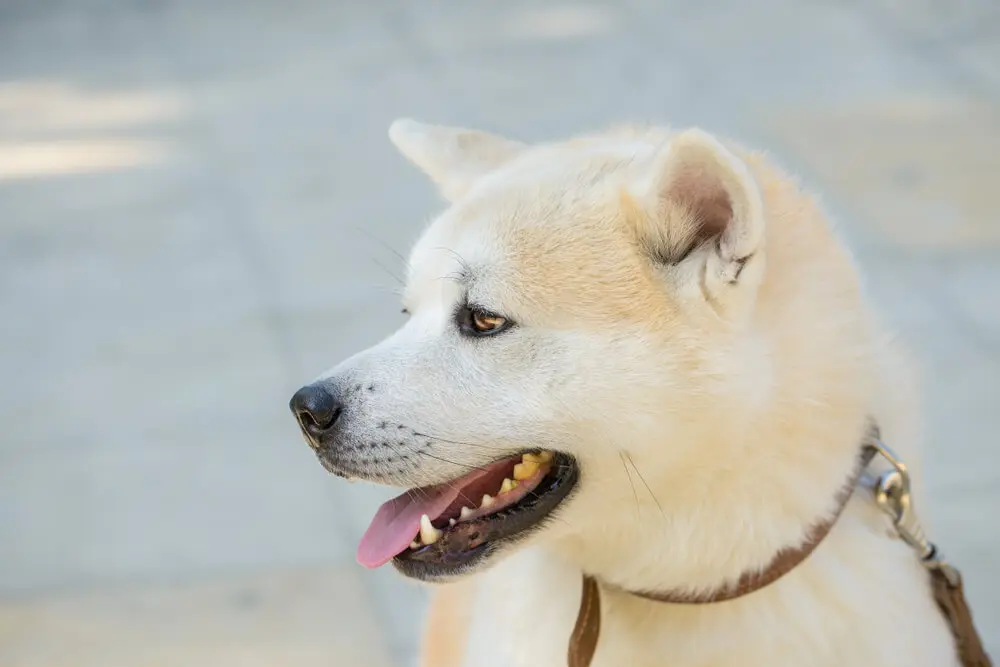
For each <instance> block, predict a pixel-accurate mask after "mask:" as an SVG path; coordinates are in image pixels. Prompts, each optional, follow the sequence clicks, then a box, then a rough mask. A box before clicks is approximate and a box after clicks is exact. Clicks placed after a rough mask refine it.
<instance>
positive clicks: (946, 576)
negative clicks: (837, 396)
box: [567, 425, 992, 667]
mask: <svg viewBox="0 0 1000 667" xmlns="http://www.w3.org/2000/svg"><path fill="white" fill-rule="evenodd" d="M879 437H880V436H879V432H878V428H877V427H875V426H874V425H872V426H870V427H869V432H868V436H867V437H866V439H865V441H864V444H863V445H862V447H861V452H860V454H859V456H858V462H857V463H856V465H855V468H854V470H853V472H852V473H851V476H850V477H849V478H848V480H847V482H846V483H845V484H844V486H843V487H841V489H840V491H838V492H837V496H836V498H837V508H836V510H835V511H834V513H833V515H831V516H830V517H829V518H827V519H824V520H823V521H820V522H819V523H817V524H815V525H813V527H812V528H810V530H809V532H808V534H807V535H806V538H805V540H804V541H803V543H802V544H801V545H800V546H798V547H795V548H786V549H782V550H781V551H779V552H778V553H777V555H775V557H774V558H773V559H772V560H771V562H770V564H768V566H767V567H765V568H764V569H763V570H761V571H753V572H745V573H744V574H743V575H742V576H741V577H740V578H739V580H738V581H737V582H736V585H735V586H732V587H730V588H720V589H718V590H715V591H710V592H708V593H705V594H696V593H684V592H679V591H664V592H654V591H625V592H627V593H630V594H631V595H635V596H638V597H641V598H645V599H647V600H653V601H656V602H666V603H670V604H711V603H715V602H725V601H727V600H734V599H736V598H740V597H743V596H744V595H749V594H750V593H753V592H755V591H759V590H760V589H762V588H764V587H765V586H769V585H770V584H773V583H774V582H775V581H777V580H778V579H780V578H781V577H783V576H785V575H786V574H788V573H789V572H791V571H792V570H794V569H795V568H796V567H797V566H798V565H800V564H801V563H802V562H803V561H804V560H805V559H806V558H808V557H809V555H810V554H811V553H812V552H813V551H814V550H815V549H816V547H817V546H819V544H820V543H821V542H822V541H823V539H824V538H825V537H826V536H827V535H828V534H829V533H830V530H831V529H832V528H833V525H834V524H835V523H836V522H837V519H838V518H839V517H840V515H841V514H842V513H843V511H844V508H845V507H846V506H847V503H848V501H849V500H850V499H851V496H852V495H853V494H854V490H855V489H856V488H857V486H858V484H859V482H860V481H861V478H862V475H863V474H864V472H865V469H866V468H867V467H868V465H869V464H871V462H872V460H873V459H874V458H875V457H876V456H878V455H881V456H882V457H883V458H885V459H886V460H888V461H889V462H890V463H891V464H892V466H893V470H891V471H890V472H887V473H885V474H883V475H882V476H881V477H879V478H878V480H876V484H875V488H874V493H875V500H876V502H877V503H878V504H879V506H880V507H881V508H882V509H883V510H884V511H885V512H886V513H887V514H889V515H890V517H891V518H892V520H893V527H894V528H895V530H896V533H897V535H898V536H899V537H900V538H902V539H903V540H904V541H905V542H906V543H907V544H909V545H910V546H911V547H913V548H914V549H915V550H916V551H917V553H918V556H919V557H920V560H921V562H922V563H923V564H924V566H925V567H926V568H927V569H928V571H929V573H930V579H931V589H932V592H933V594H934V599H935V601H936V602H937V605H938V607H939V608H940V609H941V612H942V614H943V615H944V616H945V619H946V621H947V622H948V626H949V628H950V629H951V632H952V635H953V636H954V638H955V646H956V650H957V652H958V655H959V659H960V662H961V664H962V667H992V662H991V661H990V657H989V655H988V654H987V653H986V650H985V649H984V648H983V644H982V640H981V639H980V637H979V633H978V632H977V631H976V627H975V625H974V623H973V621H972V613H971V611H970V610H969V605H968V602H967V601H966V599H965V593H964V590H963V587H962V577H961V575H960V574H959V572H958V570H957V569H955V568H954V567H952V566H951V565H950V564H948V563H947V562H945V561H944V560H943V559H942V558H941V557H940V555H939V552H938V549H937V547H935V546H934V544H933V543H931V542H929V541H927V540H926V538H925V537H924V536H923V532H922V530H920V527H919V524H918V523H917V521H916V517H915V515H914V514H913V511H912V502H911V500H910V497H909V475H908V472H907V470H906V467H905V466H904V465H903V464H902V462H901V461H900V460H899V459H898V458H897V457H896V456H895V454H893V453H892V451H891V450H889V448H888V447H886V446H885V445H884V444H883V443H882V442H881V441H880V439H879ZM600 632H601V591H600V584H599V583H598V581H597V580H596V579H595V578H594V577H592V576H590V575H587V574H584V576H583V589H582V592H581V596H580V610H579V612H577V617H576V624H575V625H574V627H573V634H572V635H570V640H569V649H568V653H567V659H568V664H569V667H590V664H591V662H592V661H593V658H594V652H595V651H596V650H597V640H598V638H599V637H600Z"/></svg>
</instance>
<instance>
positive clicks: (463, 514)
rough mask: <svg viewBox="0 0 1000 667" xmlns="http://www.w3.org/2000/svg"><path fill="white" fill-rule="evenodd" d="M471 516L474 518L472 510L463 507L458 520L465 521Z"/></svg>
mask: <svg viewBox="0 0 1000 667" xmlns="http://www.w3.org/2000/svg"><path fill="white" fill-rule="evenodd" d="M470 516H472V509H471V508H469V507H463V508H462V509H461V511H459V513H458V518H459V519H461V520H462V521H465V520H466V519H468V518H469V517H470Z"/></svg>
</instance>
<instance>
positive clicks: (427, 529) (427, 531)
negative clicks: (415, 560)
mask: <svg viewBox="0 0 1000 667" xmlns="http://www.w3.org/2000/svg"><path fill="white" fill-rule="evenodd" d="M443 534H444V533H443V532H441V531H440V530H438V529H437V528H435V527H434V526H433V525H432V524H431V519H430V517H429V516H427V515H426V514H424V515H423V516H421V517H420V541H421V542H423V543H424V544H434V543H435V542H437V541H438V540H440V539H441V536H442V535H443Z"/></svg>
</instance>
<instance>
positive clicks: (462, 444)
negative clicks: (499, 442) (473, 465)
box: [413, 431, 509, 452]
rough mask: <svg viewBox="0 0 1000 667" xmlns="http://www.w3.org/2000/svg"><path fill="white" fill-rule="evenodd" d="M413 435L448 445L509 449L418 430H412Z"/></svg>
mask: <svg viewBox="0 0 1000 667" xmlns="http://www.w3.org/2000/svg"><path fill="white" fill-rule="evenodd" d="M413 435H415V436H417V437H419V438H430V439H431V440H437V441H438V442H444V443H447V444H449V445H461V446H463V447H479V448H480V449H492V450H494V451H498V452H504V451H509V450H508V449H506V448H504V447H491V446H489V445H483V444H480V443H476V442H463V441H461V440H449V439H447V438H441V437H438V436H436V435H431V434H429V433H422V432H420V431H414V432H413Z"/></svg>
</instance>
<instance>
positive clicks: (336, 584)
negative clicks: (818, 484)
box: [0, 0, 1000, 667]
mask: <svg viewBox="0 0 1000 667" xmlns="http://www.w3.org/2000/svg"><path fill="white" fill-rule="evenodd" d="M401 115H408V116H413V117H416V118H421V119H424V120H429V121H435V122H454V123H461V124H466V125H472V126H482V127H484V128H489V129H494V130H497V131H501V132H506V133H509V134H511V135H514V136H518V137H521V138H524V139H529V140H530V139H542V138H547V137H551V136H556V135H564V134H567V133H571V132H575V131H578V130H585V129H591V128H593V127H597V126H601V125H604V124H607V123H610V122H615V121H620V120H623V119H638V120H647V119H648V120H662V121H668V122H671V123H674V124H677V125H684V124H699V125H703V126H705V127H707V128H709V129H712V130H715V131H719V132H723V133H727V134H730V135H734V136H737V137H740V138H742V139H744V140H745V141H747V142H750V143H755V144H759V145H762V146H765V147H768V148H770V149H772V151H773V152H774V153H775V154H776V155H777V156H778V157H779V159H781V160H782V161H783V162H784V163H785V164H787V165H789V166H791V167H793V168H795V169H797V170H798V171H800V172H801V173H802V174H803V177H804V179H805V180H806V181H807V182H808V183H810V184H812V185H814V186H816V187H817V188H819V189H820V190H821V192H822V193H823V194H824V199H825V200H826V201H827V202H828V205H829V207H830V208H831V209H832V210H834V211H836V212H837V213H838V215H839V216H840V218H841V220H842V222H843V224H844V232H845V234H846V236H847V237H848V238H849V240H850V241H851V242H852V244H853V245H854V247H855V248H856V250H857V253H858V256H859V261H860V263H861V265H862V267H863V269H864V270H865V271H866V272H867V275H868V283H869V285H870V288H871V291H872V293H873V296H874V298H875V299H876V300H877V302H878V304H879V305H880V307H881V308H883V309H884V311H885V313H886V317H887V318H888V319H889V320H890V322H892V323H893V324H894V325H895V326H896V327H897V329H898V330H899V331H900V332H901V333H902V334H903V336H904V338H906V339H907V340H909V341H910V342H911V343H912V344H913V346H914V347H915V348H916V349H917V351H918V352H919V353H920V354H921V356H922V358H923V360H924V362H925V364H926V366H927V369H928V372H927V373H926V375H927V377H928V379H929V382H928V385H927V392H926V393H927V394H928V396H929V400H928V401H927V404H928V409H927V421H928V424H929V428H930V437H929V442H930V446H931V450H930V454H929V461H928V464H929V466H928V483H929V484H930V486H931V487H932V491H933V492H935V493H936V494H937V498H938V501H939V502H938V503H937V505H936V506H935V507H934V508H932V510H931V511H932V518H933V519H934V520H935V521H934V523H935V528H936V530H937V532H938V534H939V535H940V539H941V541H942V542H943V543H944V544H946V545H947V548H948V552H949V554H950V555H951V556H952V557H953V559H954V560H955V561H957V562H958V563H959V564H961V565H962V566H963V567H964V569H965V570H966V572H967V578H968V579H969V581H970V584H969V586H970V591H969V594H970V597H971V598H972V602H973V604H974V608H975V611H976V618H977V621H978V624H979V626H980V628H981V629H982V630H983V631H984V633H985V635H986V638H987V642H988V643H989V646H990V649H991V650H992V651H993V653H994V655H997V654H1000V632H998V630H997V629H998V628H1000V581H998V580H997V578H996V577H993V576H991V575H992V574H993V572H994V571H995V568H994V567H991V565H992V563H993V561H995V559H996V558H997V556H998V554H1000V537H998V536H997V533H996V531H995V530H994V529H992V528H989V527H988V525H987V524H986V523H984V521H986V520H987V518H988V517H990V515H991V514H992V513H993V512H994V511H995V510H996V509H997V508H998V507H1000V491H998V484H997V483H998V482H1000V456H998V455H997V453H996V449H995V446H994V438H995V434H996V433H997V432H998V431H1000V411H998V410H997V409H996V408H997V405H998V404H997V399H996V398H995V396H996V393H995V392H994V391H993V390H995V389H996V384H997V380H996V378H997V377H998V375H1000V315H998V312H1000V310H998V309H997V308H996V296H995V292H994V290H995V289H996V288H997V286H1000V263H998V261H997V260H998V258H1000V248H998V246H1000V220H998V219H997V214H996V211H995V206H993V203H992V195H993V191H994V190H995V184H996V181H997V174H998V173H1000V161H998V159H997V157H996V156H997V155H1000V6H998V5H996V3H991V2H989V1H988V0H962V1H961V2H957V3H947V4H946V3H941V2H935V1H934V0H919V1H913V0H906V1H903V0H878V1H876V2H870V3H862V2H860V1H859V0H855V1H843V2H839V1H832V0H831V1H825V2H824V1H820V0H815V1H810V2H792V1H791V0H765V1H764V2H757V3H752V4H750V3H741V2H736V1H735V0H717V1H715V2H708V3H699V4H697V5H696V4H692V3H679V2H678V3H674V2H656V1H654V0H629V1H626V2H579V3H538V2H529V1H528V0H511V1H509V2H505V3H486V2H478V1H477V2H471V1H470V2H463V3H422V4H420V5H417V4H416V3H406V2H403V1H402V0H384V1H382V2H378V3H374V2H367V3H365V2H337V3H332V2H321V1H319V0H294V1H292V2H277V1H272V2H266V1H264V0H252V1H250V2H236V1H235V0H219V1H216V2H212V3H205V2H196V1H195V0H187V1H183V0H158V1H157V2H137V1H133V2H129V1H127V0H77V1H75V2H72V3H70V2H65V1H58V0H46V1H41V0H39V1H35V2H18V3H14V2H9V3H3V4H2V5H0V309H2V310H0V312H3V313H4V314H5V317H4V326H2V327H0V373H2V375H3V377H5V378H7V380H8V381H7V382H6V383H4V385H3V387H2V388H0V420H2V423H3V424H4V430H5V434H4V437H3V438H2V439H0V664H2V665H5V666H9V667H36V666H40V665H46V666H53V665H71V664H72V665H89V664H95V665H96V664H101V665H107V666H109V667H111V666H116V665H133V664H140V663H141V664H157V663H156V662H155V660H160V661H161V663H160V664H180V663H183V664H186V665H192V666H197V665H203V664H204V665H208V664H212V665H214V666H219V665H253V664H264V663H265V662H267V661H270V662H271V663H287V664H302V665H312V664H316V665H319V664H330V665H337V666H338V667H352V666H353V665H376V666H378V665H382V664H390V663H392V664H400V665H403V664H407V663H408V659H409V656H412V654H413V652H414V641H415V636H416V635H415V630H416V622H415V616H416V615H417V614H418V613H419V610H420V605H421V603H422V596H421V593H420V591H419V590H418V589H416V588H415V587H413V586H410V585H408V584H405V583H403V582H401V581H399V580H398V579H397V578H396V577H394V576H393V575H392V574H391V573H390V572H377V573H374V574H369V573H365V572H362V571H361V570H360V569H355V568H354V566H353V565H352V563H353V549H354V545H355V544H356V541H357V539H358V537H359V536H360V534H361V531H362V530H363V528H364V525H365V524H366V523H367V520H368V518H369V517H370V516H371V514H372V512H373V511H374V507H375V506H376V505H377V504H378V502H379V501H380V500H382V499H384V496H385V495H386V494H385V492H383V491H379V490H376V489H371V488H366V487H362V486H358V485H355V486H348V485H344V484H342V483H337V482H335V481H333V480H331V479H330V478H329V477H328V476H327V475H326V474H325V473H324V472H323V470H322V469H321V468H320V467H319V466H318V465H317V464H316V463H315V461H314V459H313V457H312V456H311V454H310V452H309V451H308V449H307V448H306V447H305V445H304V444H303V443H302V442H301V440H300V438H299V435H298V433H297V431H296V429H295V427H294V424H293V423H292V421H291V419H290V417H289V415H288V414H287V409H286V407H285V406H286V404H287V399H288V397H289V396H290V395H291V393H292V391H293V390H294V389H295V388H296V387H297V386H299V385H300V384H301V383H302V382H304V381H306V380H308V379H310V378H311V377H312V376H314V375H315V374H317V373H318V372H319V371H320V370H322V369H324V368H326V367H327V366H329V365H331V364H332V363H333V362H334V361H336V360H338V359H340V358H341V357H343V356H345V355H347V354H349V353H351V352H353V351H354V350H356V349H358V348H360V347H363V346H365V345H367V344H369V343H370V342H371V341H372V340H373V339H374V338H375V337H378V336H381V335H384V334H385V333H386V332H388V331H389V330H390V328H391V327H392V326H393V325H394V324H395V322H396V317H397V307H396V301H395V297H394V295H393V294H392V290H393V289H395V288H396V287H397V283H396V276H397V275H398V273H399V272H400V265H399V264H400V263H399V260H398V258H397V257H396V255H395V252H396V251H398V252H405V250H406V248H407V246H408V244H409V243H410V242H411V241H412V240H413V239H414V238H415V236H416V234H417V233H418V232H419V229H420V225H421V223H422V221H423V220H424V219H425V218H426V217H427V215H429V214H430V212H431V211H433V210H434V208H435V207H436V206H437V205H438V204H437V202H436V200H435V197H434V193H433V191H432V190H431V188H430V187H429V186H428V184H427V183H426V182H425V181H424V179H423V177H422V176H420V175H419V174H417V173H416V171H415V170H414V169H412V168H411V167H409V166H408V165H407V164H406V163H405V162H404V161H403V160H402V159H401V158H399V157H398V156H397V155H396V154H395V152H394V150H393V149H392V148H391V146H390V145H389V142H388V140H387V139H386V135H385V132H386V128H387V126H388V123H389V122H390V121H391V120H392V119H393V118H395V117H397V116H401ZM989 525H992V524H989ZM247 600H252V602H250V603H248V602H246V601H247ZM166 619H170V620H169V622H168V621H167V620H166ZM165 624H166V625H169V626H170V628H169V629H168V630H164V626H165ZM53 637H57V638H59V639H58V640H54V639H52V638H53ZM122 637H127V640H125V641H122V639H121V638H122ZM251 648H252V650H251ZM251 656H256V657H251ZM324 656H327V657H324Z"/></svg>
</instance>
